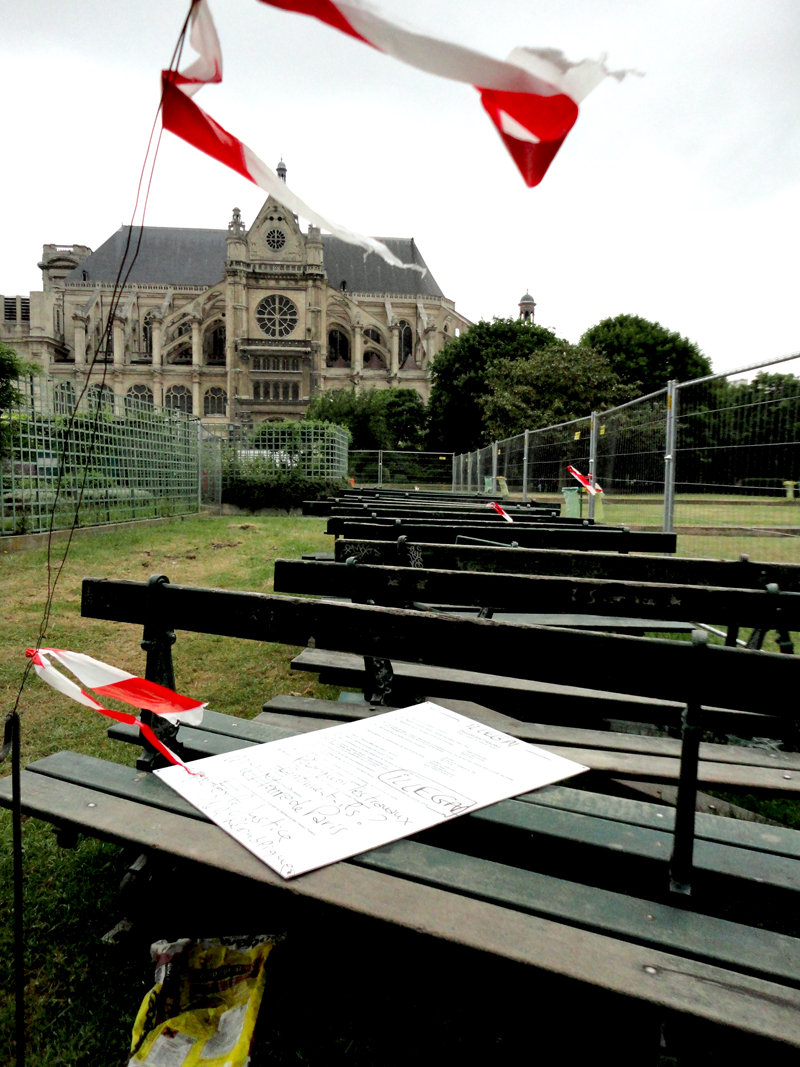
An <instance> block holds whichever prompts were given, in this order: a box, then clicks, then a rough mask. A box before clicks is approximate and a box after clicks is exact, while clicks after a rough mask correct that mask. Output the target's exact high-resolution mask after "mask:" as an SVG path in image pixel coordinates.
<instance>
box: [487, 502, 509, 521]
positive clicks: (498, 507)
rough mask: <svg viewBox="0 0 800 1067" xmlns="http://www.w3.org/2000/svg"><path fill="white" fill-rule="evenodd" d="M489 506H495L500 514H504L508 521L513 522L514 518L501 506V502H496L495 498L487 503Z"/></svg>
mask: <svg viewBox="0 0 800 1067" xmlns="http://www.w3.org/2000/svg"><path fill="white" fill-rule="evenodd" d="M486 507H487V508H494V510H495V511H496V512H497V514H498V515H502V516H503V518H504V519H505V520H506V522H513V521H514V520H513V519H512V518H511V516H510V515H509V514H508V512H507V511H506V509H505V508H501V507H500V505H499V504H496V503H495V502H494V500H493V501H492V502H491V503H490V504H487V505H486Z"/></svg>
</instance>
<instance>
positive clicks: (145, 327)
mask: <svg viewBox="0 0 800 1067" xmlns="http://www.w3.org/2000/svg"><path fill="white" fill-rule="evenodd" d="M155 317H156V313H155V311H148V312H147V314H146V315H145V317H144V319H143V321H142V353H143V354H144V355H145V356H150V358H151V359H152V358H153V319H154V318H155Z"/></svg>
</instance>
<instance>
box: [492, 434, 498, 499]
mask: <svg viewBox="0 0 800 1067" xmlns="http://www.w3.org/2000/svg"><path fill="white" fill-rule="evenodd" d="M492 496H497V441H492Z"/></svg>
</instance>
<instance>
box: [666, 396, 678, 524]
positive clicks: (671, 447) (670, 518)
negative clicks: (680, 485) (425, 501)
mask: <svg viewBox="0 0 800 1067" xmlns="http://www.w3.org/2000/svg"><path fill="white" fill-rule="evenodd" d="M678 395H679V394H678V382H677V381H676V380H675V379H674V378H673V379H672V380H671V381H670V382H668V383H667V423H666V427H665V434H664V533H674V532H675V468H676V466H677V463H676V461H677V446H678Z"/></svg>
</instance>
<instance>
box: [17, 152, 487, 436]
mask: <svg viewBox="0 0 800 1067" xmlns="http://www.w3.org/2000/svg"><path fill="white" fill-rule="evenodd" d="M281 172H282V173H281ZM279 173H281V176H282V177H283V176H284V175H285V168H283V167H281V168H279ZM284 180H285V178H284ZM140 237H141V242H140V243H139V241H140ZM382 240H384V243H385V244H386V245H388V247H389V248H390V249H391V250H392V252H393V253H394V254H395V255H396V256H397V257H398V258H399V259H401V260H402V261H403V262H404V263H413V264H416V265H418V266H421V267H424V268H426V265H425V261H424V260H423V258H422V255H421V253H420V251H419V249H418V248H417V246H416V244H415V243H414V240H413V238H383V239H382ZM137 244H139V249H138V255H137V257H136V260H135V262H133V253H134V250H135V249H136V246H137ZM121 263H124V270H123V277H124V276H125V274H126V272H127V271H128V268H129V267H130V265H131V263H132V264H133V265H132V267H131V269H130V272H129V273H128V274H127V278H126V281H125V286H124V289H123V292H122V298H121V300H120V301H119V304H118V306H117V309H116V313H115V315H114V317H113V322H112V329H111V331H110V334H109V343H108V344H106V343H105V342H104V341H103V336H104V332H105V329H106V325H107V322H108V312H109V305H110V301H111V295H112V291H113V287H114V281H115V279H116V277H117V273H118V271H119V267H120V264H121ZM39 266H40V268H41V271H42V278H43V289H42V291H41V292H32V293H31V294H30V296H28V297H22V296H5V297H2V298H0V300H1V301H2V306H3V317H2V319H1V320H0V340H2V341H4V342H6V343H7V344H10V345H11V346H12V347H13V348H15V349H16V351H17V352H18V353H19V354H20V355H21V356H23V357H25V358H27V359H31V360H33V361H35V362H38V363H40V364H42V366H43V367H44V368H45V370H46V372H47V373H48V374H50V375H52V376H53V377H54V378H56V379H57V380H58V381H59V385H58V386H57V395H60V396H61V398H62V401H63V406H64V409H65V410H66V409H67V406H68V405H69V406H71V405H70V404H69V401H70V400H71V399H72V398H73V397H74V396H75V395H76V394H77V392H79V390H80V388H81V387H82V385H83V382H84V381H85V379H86V375H87V374H89V373H91V377H92V380H93V381H95V380H97V379H99V378H100V376H101V374H102V371H103V369H104V366H103V365H104V364H107V366H106V367H105V371H106V379H105V380H106V387H105V388H106V389H111V390H112V391H113V393H114V394H115V395H116V397H118V398H123V397H125V396H137V397H139V398H141V399H143V400H149V401H151V402H154V403H156V404H163V405H164V406H167V407H171V408H174V409H177V410H180V411H186V412H192V413H194V414H197V415H200V416H201V417H202V418H203V419H204V421H208V422H216V421H220V422H224V421H231V422H234V421H235V422H245V423H254V424H255V423H259V422H263V421H265V420H266V421H283V420H285V419H291V420H297V419H300V418H301V417H302V415H303V413H304V411H305V409H306V406H307V404H308V402H309V399H310V398H311V396H312V395H313V394H314V393H315V392H316V391H318V390H326V389H340V388H350V387H351V386H355V388H356V389H369V388H377V389H387V388H393V387H404V388H411V389H416V390H417V392H418V393H419V394H420V396H421V397H422V398H423V399H424V400H427V399H428V393H429V390H430V380H431V364H432V361H433V359H434V357H435V356H436V354H437V353H438V352H439V351H440V349H441V348H442V346H443V345H444V344H445V343H446V342H447V340H448V338H450V337H453V336H455V335H457V334H458V332H459V331H460V330H461V329H464V328H465V327H467V326H469V322H468V320H466V319H465V318H464V317H463V316H462V315H459V314H458V312H457V311H456V310H455V304H454V303H453V301H452V300H449V299H447V298H446V297H445V296H444V294H443V293H442V291H441V289H440V288H439V286H438V285H437V284H436V281H435V279H434V277H433V275H432V274H431V273H430V271H428V270H427V268H426V272H425V273H421V272H420V271H417V270H403V269H402V268H399V267H391V266H389V265H388V264H387V263H385V262H384V260H382V259H380V258H379V257H378V256H377V255H374V254H370V255H368V256H366V257H365V256H364V253H363V251H362V250H361V249H360V248H358V247H356V246H355V245H349V244H346V243H345V242H343V241H341V240H339V239H337V238H335V237H332V236H328V235H323V234H320V231H319V230H318V229H317V228H316V227H314V226H309V228H308V232H307V233H304V232H303V231H302V230H301V229H300V227H299V225H298V223H297V219H296V218H295V217H294V216H293V215H292V214H291V213H289V212H287V211H286V209H285V208H283V207H281V206H280V205H279V204H277V203H276V202H275V201H274V200H273V199H272V198H271V197H270V198H269V199H268V200H267V201H266V203H265V204H264V206H263V207H262V209H261V211H260V212H259V215H258V218H257V219H256V220H255V222H254V223H253V225H252V226H251V227H250V228H249V229H247V228H246V227H245V225H244V223H243V221H242V218H241V216H240V213H239V210H238V209H234V211H233V218H232V219H231V221H230V223H229V224H228V228H227V230H204V229H177V228H172V227H159V226H146V227H144V229H143V230H141V229H140V228H138V227H134V228H133V230H132V231H131V230H130V227H127V226H124V227H122V228H121V229H120V230H118V231H117V233H115V234H114V235H113V236H112V237H110V238H109V239H108V240H107V241H106V242H105V243H104V244H103V245H101V246H100V247H99V248H98V249H97V250H96V251H92V249H90V248H87V247H86V246H84V245H68V246H63V245H45V246H44V249H43V254H42V262H41V263H40V264H39ZM98 351H99V356H98V361H97V363H96V364H95V367H94V370H92V371H91V372H90V370H89V367H90V364H91V362H92V360H93V359H94V357H95V355H97V353H98ZM109 399H110V397H109Z"/></svg>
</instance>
